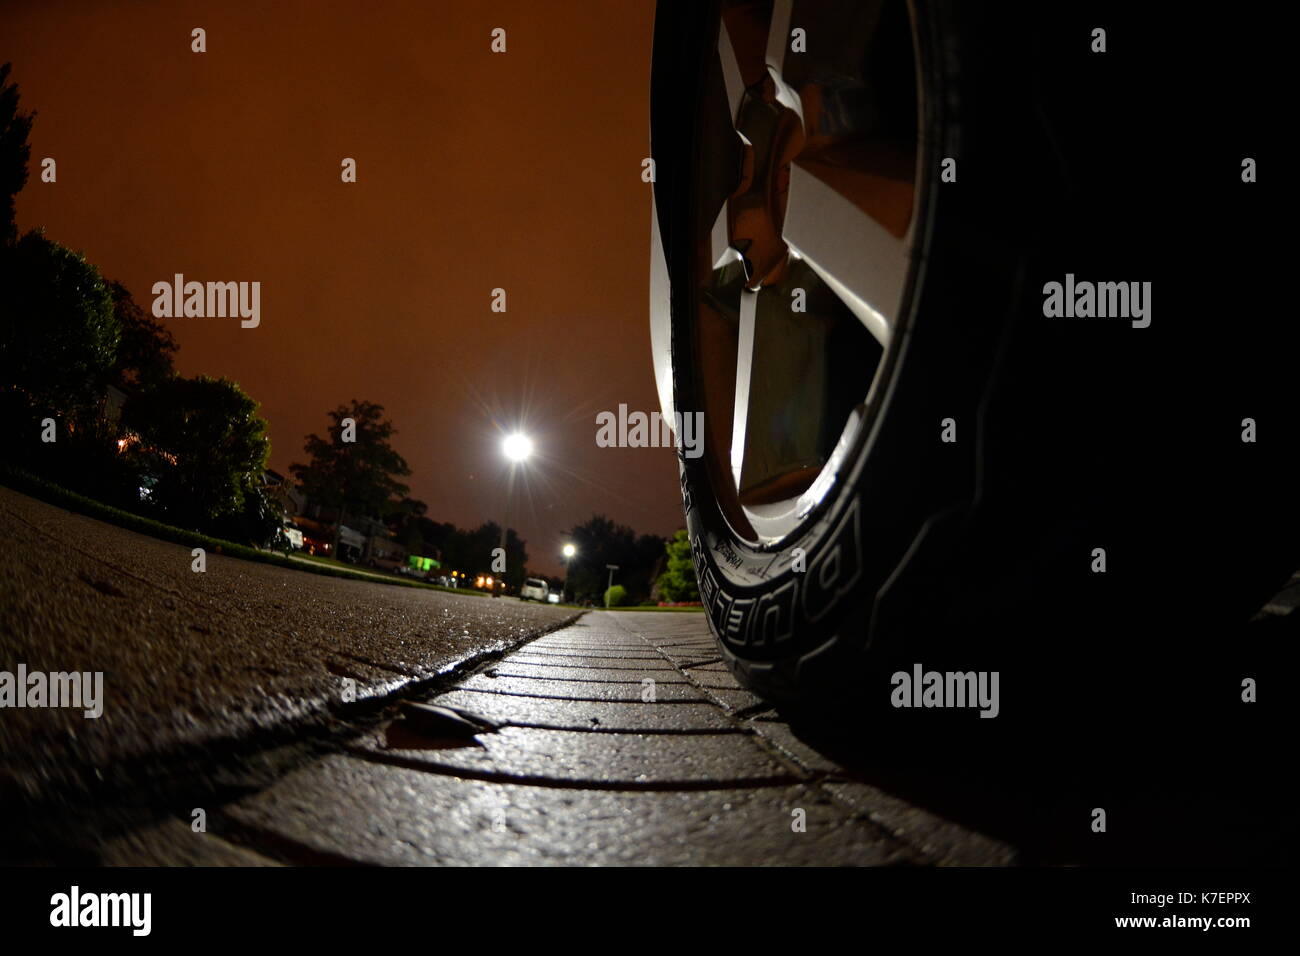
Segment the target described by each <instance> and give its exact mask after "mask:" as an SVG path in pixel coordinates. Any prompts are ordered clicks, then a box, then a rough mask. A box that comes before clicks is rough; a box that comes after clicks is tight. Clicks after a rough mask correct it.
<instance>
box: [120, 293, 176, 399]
mask: <svg viewBox="0 0 1300 956" xmlns="http://www.w3.org/2000/svg"><path fill="white" fill-rule="evenodd" d="M108 292H109V295H110V296H111V297H112V299H113V315H114V316H115V317H116V318H117V324H118V325H119V326H120V327H121V330H122V332H121V339H120V340H119V342H118V346H117V359H116V361H115V362H114V363H113V370H112V379H113V384H114V385H117V386H118V387H119V388H122V389H124V390H126V391H136V390H138V389H141V388H149V387H152V386H154V385H158V384H160V383H162V382H165V381H166V380H167V379H169V378H171V377H172V375H173V374H175V366H174V365H173V362H172V359H173V356H175V354H176V351H177V348H178V346H177V345H176V340H175V339H174V338H173V337H172V334H171V332H170V331H168V329H167V327H166V326H164V325H162V324H161V323H159V322H157V321H155V320H154V318H153V316H151V315H149V314H148V313H146V312H145V311H144V310H143V309H142V308H140V306H139V305H137V304H136V301H135V299H134V298H132V296H131V293H130V291H129V290H128V289H127V288H126V286H124V285H122V283H120V282H109V283H108Z"/></svg>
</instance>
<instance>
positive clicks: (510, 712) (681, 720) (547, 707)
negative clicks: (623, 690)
mask: <svg viewBox="0 0 1300 956" xmlns="http://www.w3.org/2000/svg"><path fill="white" fill-rule="evenodd" d="M434 703H438V704H443V705H446V706H449V707H461V708H464V709H466V710H469V711H473V712H475V713H478V714H482V715H483V716H484V717H489V718H491V719H493V720H498V721H506V722H508V723H516V724H525V725H535V726H539V727H549V728H551V729H553V730H592V731H613V730H621V731H670V732H678V733H692V732H698V731H703V730H707V731H711V732H714V733H717V732H725V731H729V730H730V731H735V732H737V733H739V732H740V730H739V728H737V727H736V725H735V723H734V722H733V721H732V720H730V719H729V718H728V717H727V716H726V714H725V713H724V712H723V711H722V710H721V708H719V707H718V706H717V705H716V704H714V703H712V702H708V703H685V702H677V703H672V704H643V703H641V702H640V701H637V702H636V703H634V704H632V703H610V702H603V701H574V700H556V699H553V698H539V697H517V696H514V695H511V694H484V693H481V692H478V691H468V690H453V691H451V692H450V693H447V694H442V695H441V696H439V697H437V698H435V699H434Z"/></svg>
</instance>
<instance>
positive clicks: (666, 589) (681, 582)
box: [659, 529, 700, 602]
mask: <svg viewBox="0 0 1300 956" xmlns="http://www.w3.org/2000/svg"><path fill="white" fill-rule="evenodd" d="M664 550H665V551H666V552H667V553H668V567H667V568H666V569H665V571H664V573H663V574H662V575H660V577H659V593H660V594H662V595H663V597H664V600H665V601H673V602H677V601H698V600H699V599H700V589H699V585H698V583H697V582H696V580H695V562H694V560H692V559H691V542H690V539H689V538H688V537H687V536H686V531H685V529H682V530H679V531H678V532H677V533H676V534H675V535H673V538H672V540H671V541H669V542H667V543H666V544H665V545H664Z"/></svg>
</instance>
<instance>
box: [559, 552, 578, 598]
mask: <svg viewBox="0 0 1300 956" xmlns="http://www.w3.org/2000/svg"><path fill="white" fill-rule="evenodd" d="M563 553H564V584H563V586H562V587H561V588H560V600H561V601H563V600H564V594H565V592H566V591H568V590H569V562H570V561H571V560H573V556H574V555H575V554H577V553H578V549H577V548H575V547H574V546H573V545H572V544H566V545H565V546H564V548H563Z"/></svg>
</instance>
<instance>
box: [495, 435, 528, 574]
mask: <svg viewBox="0 0 1300 956" xmlns="http://www.w3.org/2000/svg"><path fill="white" fill-rule="evenodd" d="M501 452H502V453H503V454H504V455H505V456H506V460H507V461H509V462H510V475H509V476H508V477H507V478H506V501H505V508H504V509H503V510H504V514H503V515H502V521H501V561H502V567H503V568H504V565H505V560H506V535H507V534H508V533H509V528H510V493H511V490H512V489H513V488H514V477H515V472H514V469H515V466H516V465H522V464H523V463H524V462H525V461H527V460H528V456H529V455H531V454H532V453H533V440H532V439H531V438H529V437H528V436H527V435H525V434H523V433H522V432H512V433H511V434H509V435H507V436H506V437H505V438H504V439H503V440H502V442H501ZM498 580H499V581H500V582H501V592H500V594H498V593H497V589H496V587H495V585H494V586H493V588H492V596H493V597H500V596H501V594H504V593H505V589H506V579H505V571H504V570H502V571H501V572H500V576H499V577H498Z"/></svg>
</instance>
